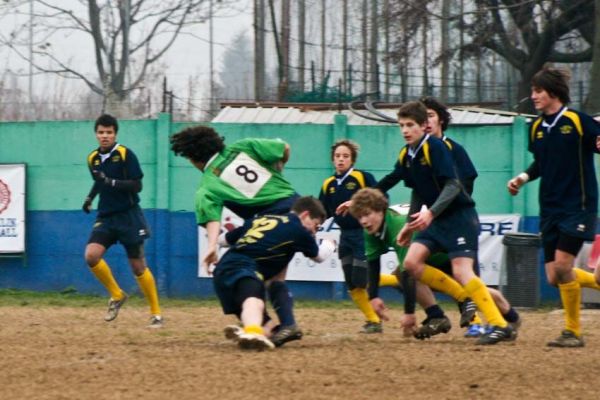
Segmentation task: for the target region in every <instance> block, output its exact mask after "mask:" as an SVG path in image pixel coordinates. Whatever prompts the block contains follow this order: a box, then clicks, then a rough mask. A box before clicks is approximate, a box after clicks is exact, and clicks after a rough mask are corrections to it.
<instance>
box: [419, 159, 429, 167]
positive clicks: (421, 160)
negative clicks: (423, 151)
mask: <svg viewBox="0 0 600 400" xmlns="http://www.w3.org/2000/svg"><path fill="white" fill-rule="evenodd" d="M419 163H420V164H421V165H427V160H426V159H425V157H421V159H420V160H419Z"/></svg>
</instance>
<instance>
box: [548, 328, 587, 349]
mask: <svg viewBox="0 0 600 400" xmlns="http://www.w3.org/2000/svg"><path fill="white" fill-rule="evenodd" d="M547 345H548V346H549V347H583V346H585V343H584V341H583V339H582V338H581V336H577V335H576V334H575V333H573V332H571V331H569V330H564V331H562V333H561V334H560V336H559V337H557V338H556V339H554V340H552V341H550V342H548V343H547Z"/></svg>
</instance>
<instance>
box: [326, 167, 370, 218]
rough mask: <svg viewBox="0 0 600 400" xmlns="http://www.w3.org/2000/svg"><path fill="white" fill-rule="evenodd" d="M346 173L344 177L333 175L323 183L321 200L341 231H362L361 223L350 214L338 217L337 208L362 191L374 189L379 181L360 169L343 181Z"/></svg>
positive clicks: (328, 215) (353, 171) (328, 214)
mask: <svg viewBox="0 0 600 400" xmlns="http://www.w3.org/2000/svg"><path fill="white" fill-rule="evenodd" d="M344 175H345V173H344V174H342V175H333V176H330V177H329V178H327V179H325V181H323V186H321V192H320V193H319V200H320V201H321V203H323V206H325V210H326V211H327V217H333V219H334V221H335V223H336V224H338V226H339V227H340V229H361V228H362V227H361V226H360V223H359V222H358V221H357V220H356V219H355V218H354V217H352V216H351V215H350V213H348V214H347V215H337V214H336V213H335V210H336V208H337V207H338V206H339V205H340V204H342V203H343V202H345V201H347V200H350V198H351V197H352V195H353V194H354V193H356V192H358V191H359V190H360V189H363V188H366V187H374V186H375V185H376V184H377V181H376V180H375V178H374V177H373V175H371V174H370V173H368V172H365V171H361V170H358V169H354V170H352V172H350V173H349V174H348V176H346V178H345V179H344V180H343V181H342V180H341V179H342V178H343V177H344Z"/></svg>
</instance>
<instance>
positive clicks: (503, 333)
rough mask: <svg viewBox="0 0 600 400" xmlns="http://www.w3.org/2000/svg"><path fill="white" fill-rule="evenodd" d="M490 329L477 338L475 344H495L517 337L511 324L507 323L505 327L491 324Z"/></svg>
mask: <svg viewBox="0 0 600 400" xmlns="http://www.w3.org/2000/svg"><path fill="white" fill-rule="evenodd" d="M491 328H492V330H491V331H490V332H488V333H486V334H485V335H483V336H482V337H480V338H479V339H478V340H477V343H476V344H479V345H484V346H485V345H489V344H496V343H498V342H501V341H503V340H507V341H508V340H515V339H516V338H517V331H515V330H514V329H513V328H512V326H510V325H507V326H506V328H501V327H499V326H492V327H491Z"/></svg>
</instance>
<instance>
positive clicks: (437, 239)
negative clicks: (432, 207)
mask: <svg viewBox="0 0 600 400" xmlns="http://www.w3.org/2000/svg"><path fill="white" fill-rule="evenodd" d="M413 241H414V242H417V243H421V244H422V245H424V246H425V247H427V248H428V249H429V251H430V253H431V254H434V253H437V252H443V253H448V257H449V258H450V259H453V258H457V257H469V258H472V259H474V260H476V259H477V250H478V248H479V217H478V216H477V212H476V211H475V208H474V207H468V208H459V209H457V210H454V211H451V212H450V213H448V214H446V213H443V214H442V215H441V216H439V217H438V218H435V219H434V220H433V222H432V223H431V225H429V227H428V228H427V229H425V230H424V231H422V232H419V233H417V235H416V236H415V238H414V239H413Z"/></svg>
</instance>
